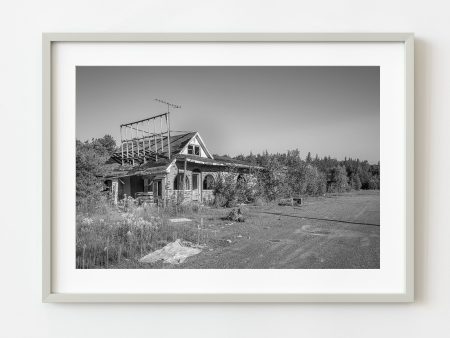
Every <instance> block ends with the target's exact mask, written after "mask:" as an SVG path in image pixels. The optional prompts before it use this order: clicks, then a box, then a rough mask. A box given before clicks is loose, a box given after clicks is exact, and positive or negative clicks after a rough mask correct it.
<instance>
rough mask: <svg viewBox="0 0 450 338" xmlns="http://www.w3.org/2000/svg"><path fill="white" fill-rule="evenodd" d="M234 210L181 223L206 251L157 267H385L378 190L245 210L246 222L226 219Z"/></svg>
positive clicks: (211, 211)
mask: <svg viewBox="0 0 450 338" xmlns="http://www.w3.org/2000/svg"><path fill="white" fill-rule="evenodd" d="M229 211H230V209H215V208H206V209H204V210H203V211H202V212H201V213H200V214H198V215H196V216H195V217H194V218H193V222H188V223H181V224H179V226H180V227H190V228H197V233H198V241H199V243H203V244H205V246H206V247H205V248H204V249H203V251H202V252H201V253H200V254H198V255H196V256H192V257H189V258H188V259H187V260H186V261H185V262H184V263H183V264H180V265H171V264H162V266H161V265H160V266H158V267H159V268H161V267H162V268H193V269H205V268H206V269H321V268H324V269H378V268H379V267H380V195H379V192H377V191H361V192H354V193H346V194H340V195H338V196H327V197H320V198H308V199H307V200H306V201H305V202H304V205H303V206H298V207H291V206H278V205H271V206H261V207H260V206H243V207H242V212H243V214H244V217H245V222H243V223H235V222H230V221H226V220H222V219H221V218H222V217H224V216H226V214H227V213H229ZM202 219H203V220H202ZM202 224H203V225H202ZM199 228H200V229H199ZM155 267H156V266H155Z"/></svg>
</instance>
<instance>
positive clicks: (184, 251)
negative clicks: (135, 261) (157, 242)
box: [139, 239, 202, 264]
mask: <svg viewBox="0 0 450 338" xmlns="http://www.w3.org/2000/svg"><path fill="white" fill-rule="evenodd" d="M200 252H202V249H201V248H200V246H196V245H194V244H192V243H190V242H182V241H181V240H180V239H177V240H176V241H175V242H172V243H169V244H167V245H166V246H165V247H164V248H162V249H159V250H156V251H153V252H151V253H149V254H148V255H146V256H144V257H142V258H141V259H140V260H139V262H141V263H155V262H157V261H159V260H163V261H164V262H166V263H170V264H181V263H183V262H184V261H185V260H186V258H188V257H190V256H194V255H197V254H199V253H200Z"/></svg>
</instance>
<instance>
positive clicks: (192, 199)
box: [74, 66, 381, 269]
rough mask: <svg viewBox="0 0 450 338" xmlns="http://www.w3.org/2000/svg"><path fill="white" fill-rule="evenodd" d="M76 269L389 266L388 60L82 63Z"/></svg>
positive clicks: (79, 77) (78, 109)
mask: <svg viewBox="0 0 450 338" xmlns="http://www.w3.org/2000/svg"><path fill="white" fill-rule="evenodd" d="M74 141H75V142H76V261H75V265H76V269H380V189H381V187H380V171H381V167H380V67H379V66H77V67H76V140H74Z"/></svg>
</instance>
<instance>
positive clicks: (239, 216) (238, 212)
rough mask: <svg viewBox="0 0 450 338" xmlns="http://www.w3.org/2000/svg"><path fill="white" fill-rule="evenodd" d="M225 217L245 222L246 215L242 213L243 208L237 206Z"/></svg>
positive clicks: (229, 219)
mask: <svg viewBox="0 0 450 338" xmlns="http://www.w3.org/2000/svg"><path fill="white" fill-rule="evenodd" d="M225 219H226V220H228V221H233V222H245V219H244V215H242V212H241V208H235V209H233V210H231V211H230V213H229V214H228V216H227V217H226V218H225Z"/></svg>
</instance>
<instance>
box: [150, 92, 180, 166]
mask: <svg viewBox="0 0 450 338" xmlns="http://www.w3.org/2000/svg"><path fill="white" fill-rule="evenodd" d="M155 101H157V102H159V103H162V104H165V105H167V115H166V122H167V132H168V138H167V146H168V149H169V152H168V153H169V159H170V157H171V156H170V155H171V153H170V152H171V149H170V148H171V147H170V108H175V109H179V108H181V106H179V105H177V104H174V103H170V102H167V101H164V100H161V99H155Z"/></svg>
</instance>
